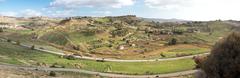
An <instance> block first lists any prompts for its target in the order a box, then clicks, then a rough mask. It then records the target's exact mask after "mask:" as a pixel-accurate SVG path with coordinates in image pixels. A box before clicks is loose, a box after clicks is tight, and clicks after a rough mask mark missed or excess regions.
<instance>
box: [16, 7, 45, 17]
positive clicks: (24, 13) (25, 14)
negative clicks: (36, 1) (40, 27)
mask: <svg viewBox="0 0 240 78" xmlns="http://www.w3.org/2000/svg"><path fill="white" fill-rule="evenodd" d="M19 14H20V16H23V17H35V16H41V15H42V13H41V12H39V11H35V10H32V9H26V10H23V11H21V12H20V13H19Z"/></svg>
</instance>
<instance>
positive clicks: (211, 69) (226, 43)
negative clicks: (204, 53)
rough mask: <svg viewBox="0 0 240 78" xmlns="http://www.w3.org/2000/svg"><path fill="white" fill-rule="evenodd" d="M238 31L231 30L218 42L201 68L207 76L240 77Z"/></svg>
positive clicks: (239, 36)
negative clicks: (231, 31)
mask: <svg viewBox="0 0 240 78" xmlns="http://www.w3.org/2000/svg"><path fill="white" fill-rule="evenodd" d="M239 65H240V33H239V32H233V33H232V34H230V35H229V36H228V37H226V38H224V39H222V40H221V41H220V42H218V43H217V44H216V45H215V46H214V47H213V49H212V51H211V55H209V56H208V58H207V59H206V61H204V63H203V65H202V66H201V69H202V70H203V71H204V72H205V73H206V74H207V76H208V78H240V66H239Z"/></svg>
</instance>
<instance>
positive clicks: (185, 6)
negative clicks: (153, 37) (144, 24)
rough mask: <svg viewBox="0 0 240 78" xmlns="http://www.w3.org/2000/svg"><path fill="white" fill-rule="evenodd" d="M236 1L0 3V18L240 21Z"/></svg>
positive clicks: (239, 0) (53, 0)
mask: <svg viewBox="0 0 240 78" xmlns="http://www.w3.org/2000/svg"><path fill="white" fill-rule="evenodd" d="M239 9H240V0H0V15H2V16H15V17H33V16H48V17H71V16H96V17H99V16H120V15H137V16H138V17H146V18H163V19H185V20H196V21H208V20H218V19H221V20H230V19H232V20H240V16H239V14H240V10H239Z"/></svg>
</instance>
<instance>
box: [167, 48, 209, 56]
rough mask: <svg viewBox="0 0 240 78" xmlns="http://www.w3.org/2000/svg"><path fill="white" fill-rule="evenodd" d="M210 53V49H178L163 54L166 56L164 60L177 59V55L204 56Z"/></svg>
mask: <svg viewBox="0 0 240 78" xmlns="http://www.w3.org/2000/svg"><path fill="white" fill-rule="evenodd" d="M206 52H209V49H207V48H177V49H173V50H169V51H167V52H163V54H164V55H165V56H166V57H164V58H173V57H177V54H180V55H181V54H182V55H196V54H202V53H206Z"/></svg>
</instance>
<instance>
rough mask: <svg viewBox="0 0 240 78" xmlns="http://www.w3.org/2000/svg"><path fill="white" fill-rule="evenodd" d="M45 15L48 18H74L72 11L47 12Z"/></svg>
mask: <svg viewBox="0 0 240 78" xmlns="http://www.w3.org/2000/svg"><path fill="white" fill-rule="evenodd" d="M46 13H47V15H48V16H50V17H71V16H75V14H74V11H73V10H48V11H46Z"/></svg>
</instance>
